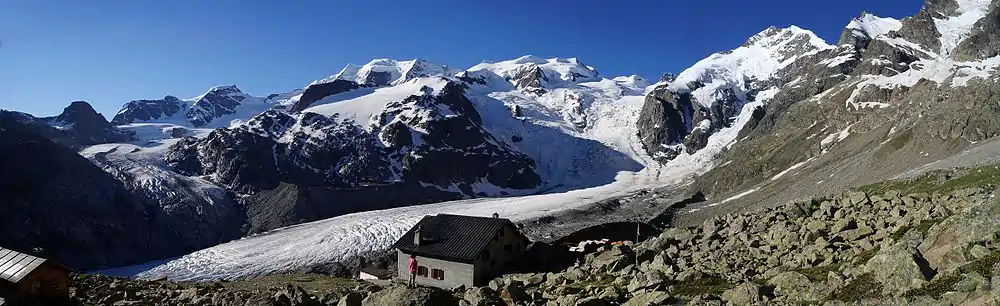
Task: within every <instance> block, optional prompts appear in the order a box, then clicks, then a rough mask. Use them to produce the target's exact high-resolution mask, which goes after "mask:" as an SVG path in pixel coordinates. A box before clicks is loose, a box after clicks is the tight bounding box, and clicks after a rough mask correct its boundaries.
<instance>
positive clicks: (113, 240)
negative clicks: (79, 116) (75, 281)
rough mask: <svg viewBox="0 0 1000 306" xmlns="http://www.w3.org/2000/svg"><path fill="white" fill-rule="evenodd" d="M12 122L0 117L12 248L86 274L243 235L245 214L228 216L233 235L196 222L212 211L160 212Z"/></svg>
mask: <svg viewBox="0 0 1000 306" xmlns="http://www.w3.org/2000/svg"><path fill="white" fill-rule="evenodd" d="M9 115H10V113H6V112H5V113H3V114H0V158H2V159H0V160H3V161H4V165H5V166H4V167H3V171H4V173H3V175H2V178H0V188H2V189H0V197H2V198H3V199H4V201H5V204H4V205H3V213H2V214H0V221H2V224H3V225H2V227H3V231H2V233H0V243H2V244H3V245H4V246H5V247H8V248H12V249H16V250H21V251H24V252H39V253H40V254H42V255H43V256H48V257H51V258H54V259H55V260H58V261H59V262H60V263H63V264H65V265H67V266H69V267H72V268H77V269H85V268H95V267H101V266H109V265H122V264H129V263H139V262H143V261H146V260H149V259H150V258H156V257H160V256H176V255H179V254H183V253H185V252H189V251H191V250H194V249H198V248H202V247H205V246H209V245H213V244H217V243H219V242H222V241H225V240H228V239H232V238H234V237H237V236H238V234H239V230H240V224H241V222H240V221H238V219H239V214H231V215H229V216H228V218H236V219H237V221H230V222H229V227H228V228H227V227H226V226H225V225H224V224H219V223H221V222H204V223H203V222H199V221H198V220H197V219H196V218H198V217H201V216H202V214H203V213H206V212H210V211H206V210H204V209H203V208H202V207H197V205H191V204H193V203H187V202H186V201H183V202H181V203H174V205H172V206H171V205H163V206H161V205H157V200H152V199H150V198H148V197H146V196H145V195H143V194H139V193H134V192H131V188H130V187H128V186H126V185H125V184H123V183H122V181H120V180H118V179H116V177H115V176H113V175H111V174H109V173H108V172H105V171H102V169H101V168H99V167H96V166H95V165H94V164H93V163H91V162H90V161H88V160H87V159H85V158H83V157H81V156H80V155H78V154H77V153H76V152H74V151H73V150H72V149H70V148H68V147H66V146H63V145H60V144H57V143H55V142H52V141H50V140H49V139H48V138H47V137H45V136H43V134H42V133H43V132H39V131H38V130H37V129H36V126H35V125H31V124H24V123H22V122H21V121H20V120H10V118H9ZM60 117H62V116H60ZM43 131H44V130H43ZM174 192H180V191H174ZM159 201H163V200H159ZM220 204H222V203H220ZM219 218H222V219H224V218H227V217H225V216H223V217H219ZM183 226H192V227H194V228H192V229H191V230H186V229H185V228H183Z"/></svg>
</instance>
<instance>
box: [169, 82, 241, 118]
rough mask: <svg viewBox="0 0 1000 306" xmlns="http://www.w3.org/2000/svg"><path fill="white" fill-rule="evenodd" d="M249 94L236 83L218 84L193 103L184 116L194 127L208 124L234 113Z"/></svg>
mask: <svg viewBox="0 0 1000 306" xmlns="http://www.w3.org/2000/svg"><path fill="white" fill-rule="evenodd" d="M246 99H247V95H246V94H244V93H243V92H242V91H240V89H239V88H236V86H235V85H225V86H216V87H213V88H212V89H211V90H209V91H208V92H207V93H205V95H203V96H202V97H201V98H200V99H198V100H197V101H195V102H194V104H193V105H191V108H189V109H188V110H187V113H185V114H184V117H185V118H187V120H188V122H190V123H191V125H192V126H194V127H202V126H206V125H208V124H209V123H211V122H212V120H215V119H217V118H219V117H222V116H225V115H229V114H232V113H233V112H234V111H236V107H238V106H240V103H241V102H243V101H244V100H246Z"/></svg>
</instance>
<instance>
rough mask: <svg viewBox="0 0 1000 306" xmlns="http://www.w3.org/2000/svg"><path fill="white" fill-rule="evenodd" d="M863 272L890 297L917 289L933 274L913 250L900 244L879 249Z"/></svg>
mask: <svg viewBox="0 0 1000 306" xmlns="http://www.w3.org/2000/svg"><path fill="white" fill-rule="evenodd" d="M864 271H865V272H869V273H872V275H873V276H874V277H875V280H877V281H878V282H880V283H882V285H883V291H884V292H885V293H887V294H891V295H899V294H902V293H904V292H906V291H908V290H910V289H914V288H919V287H921V286H923V285H924V284H926V283H927V281H929V280H930V279H931V278H933V277H934V274H935V271H934V270H932V269H931V268H930V266H928V264H927V260H925V259H924V258H923V257H922V256H921V255H920V254H919V252H918V251H917V250H916V249H915V248H913V247H910V246H908V245H906V244H905V243H902V242H900V243H895V244H892V245H888V246H883V247H882V248H881V249H879V252H878V254H875V256H874V257H872V259H871V260H869V261H868V264H866V265H865V267H864Z"/></svg>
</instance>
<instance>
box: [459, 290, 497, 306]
mask: <svg viewBox="0 0 1000 306" xmlns="http://www.w3.org/2000/svg"><path fill="white" fill-rule="evenodd" d="M463 299H464V300H465V301H466V302H469V305H471V306H500V305H504V302H503V300H501V299H500V295H498V294H497V292H496V291H493V289H490V287H475V288H472V289H469V290H468V291H465V297H464V298H463Z"/></svg>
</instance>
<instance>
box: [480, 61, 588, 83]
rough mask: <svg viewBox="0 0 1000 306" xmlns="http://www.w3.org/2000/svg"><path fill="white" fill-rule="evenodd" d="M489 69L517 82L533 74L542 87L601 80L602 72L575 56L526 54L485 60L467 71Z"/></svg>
mask: <svg viewBox="0 0 1000 306" xmlns="http://www.w3.org/2000/svg"><path fill="white" fill-rule="evenodd" d="M481 70H487V71H490V72H493V73H495V74H497V75H499V76H501V77H503V78H504V79H508V80H512V81H515V82H517V80H518V79H522V78H525V77H528V76H531V77H533V78H535V79H537V82H536V83H539V84H538V86H540V87H555V86H561V85H565V84H566V83H579V82H589V81H598V80H600V74H599V73H598V72H597V70H596V69H594V67H590V66H587V65H585V64H584V63H583V62H581V61H580V60H579V59H577V58H575V57H571V58H559V57H556V58H549V59H544V58H541V57H537V56H534V55H525V56H522V57H519V58H516V59H513V60H508V61H502V62H495V63H491V62H483V63H481V64H478V65H475V66H472V67H471V68H469V69H468V70H467V71H469V72H476V71H481Z"/></svg>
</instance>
